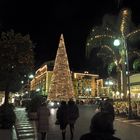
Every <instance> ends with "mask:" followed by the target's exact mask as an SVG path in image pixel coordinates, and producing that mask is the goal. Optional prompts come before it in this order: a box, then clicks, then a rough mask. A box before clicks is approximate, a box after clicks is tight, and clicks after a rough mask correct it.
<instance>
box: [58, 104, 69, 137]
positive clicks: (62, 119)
mask: <svg viewBox="0 0 140 140" xmlns="http://www.w3.org/2000/svg"><path fill="white" fill-rule="evenodd" d="M67 110H68V109H67V104H66V101H61V104H60V107H59V108H58V110H57V113H56V118H57V120H58V122H59V124H60V129H61V131H62V139H63V140H65V135H66V127H67V124H68V111H67Z"/></svg>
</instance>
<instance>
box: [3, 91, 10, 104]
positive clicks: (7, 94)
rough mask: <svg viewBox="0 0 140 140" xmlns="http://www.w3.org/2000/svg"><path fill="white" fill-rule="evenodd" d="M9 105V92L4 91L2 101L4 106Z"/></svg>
mask: <svg viewBox="0 0 140 140" xmlns="http://www.w3.org/2000/svg"><path fill="white" fill-rule="evenodd" d="M8 103H9V91H8V90H6V91H5V100H4V104H8Z"/></svg>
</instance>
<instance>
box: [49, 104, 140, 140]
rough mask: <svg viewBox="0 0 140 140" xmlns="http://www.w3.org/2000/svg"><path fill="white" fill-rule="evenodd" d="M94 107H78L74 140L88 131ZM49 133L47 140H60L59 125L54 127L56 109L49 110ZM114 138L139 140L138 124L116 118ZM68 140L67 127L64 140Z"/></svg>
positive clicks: (139, 130) (139, 124)
mask: <svg viewBox="0 0 140 140" xmlns="http://www.w3.org/2000/svg"><path fill="white" fill-rule="evenodd" d="M95 108H96V107H95V106H93V105H92V106H91V105H84V106H83V105H80V106H79V112H80V117H79V119H78V120H77V122H76V125H75V135H74V140H79V138H80V136H81V135H82V134H84V133H86V132H88V131H89V126H90V120H91V118H92V116H93V115H94V113H95ZM50 111H51V116H50V132H49V133H48V135H47V138H48V140H61V131H60V129H59V125H55V120H56V119H55V118H56V117H55V113H56V109H51V110H50ZM114 127H115V129H116V134H115V135H116V136H118V137H119V138H121V140H139V139H140V122H139V121H135V120H126V119H121V118H116V119H115V122H114ZM69 139H70V134H69V127H67V133H66V140H69Z"/></svg>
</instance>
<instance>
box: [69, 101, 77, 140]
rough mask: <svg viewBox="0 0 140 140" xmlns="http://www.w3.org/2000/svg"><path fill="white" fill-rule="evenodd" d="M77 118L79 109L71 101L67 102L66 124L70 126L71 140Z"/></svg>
mask: <svg viewBox="0 0 140 140" xmlns="http://www.w3.org/2000/svg"><path fill="white" fill-rule="evenodd" d="M78 117H79V109H78V106H77V105H76V104H75V102H74V101H73V100H69V101H68V124H69V126H70V134H71V140H73V136H74V125H75V122H76V120H77V119H78Z"/></svg>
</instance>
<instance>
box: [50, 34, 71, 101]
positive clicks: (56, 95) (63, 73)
mask: <svg viewBox="0 0 140 140" xmlns="http://www.w3.org/2000/svg"><path fill="white" fill-rule="evenodd" d="M71 98H74V87H73V82H72V77H71V73H70V69H69V62H68V58H67V53H66V48H65V43H64V38H63V35H61V37H60V42H59V47H58V50H57V54H56V58H55V64H54V69H53V75H52V78H51V83H50V87H49V93H48V100H51V101H61V100H65V101H68V100H69V99H71Z"/></svg>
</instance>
